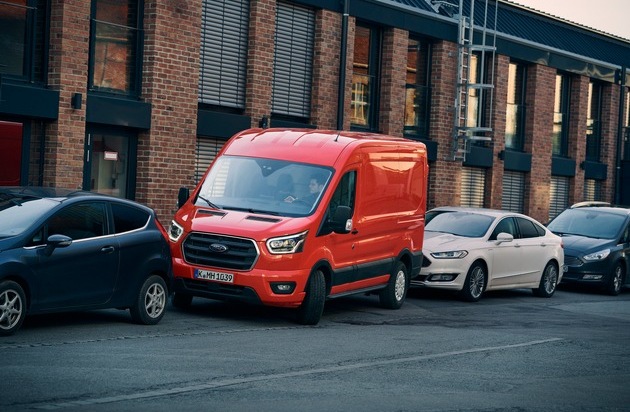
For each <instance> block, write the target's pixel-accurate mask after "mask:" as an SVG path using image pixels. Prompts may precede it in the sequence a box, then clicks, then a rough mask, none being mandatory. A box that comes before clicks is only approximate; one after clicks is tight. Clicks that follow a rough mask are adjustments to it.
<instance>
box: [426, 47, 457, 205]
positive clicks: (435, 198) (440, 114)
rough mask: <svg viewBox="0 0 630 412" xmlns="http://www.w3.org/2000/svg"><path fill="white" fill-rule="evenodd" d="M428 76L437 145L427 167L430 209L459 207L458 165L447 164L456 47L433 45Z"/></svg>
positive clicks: (433, 133)
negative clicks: (433, 158) (434, 159)
mask: <svg viewBox="0 0 630 412" xmlns="http://www.w3.org/2000/svg"><path fill="white" fill-rule="evenodd" d="M432 60H433V61H432V68H433V69H432V73H431V120H430V122H431V130H430V131H429V136H430V138H431V140H434V141H436V142H437V143H438V153H437V161H435V162H433V163H432V164H431V165H430V168H431V180H430V188H431V190H430V192H429V196H428V199H427V200H428V205H429V206H430V207H435V206H444V205H459V204H460V199H461V195H460V187H461V181H460V175H461V163H455V162H451V161H446V160H445V159H447V158H449V157H450V155H451V140H452V131H453V124H454V123H453V122H454V118H453V114H454V105H453V102H454V99H455V84H456V83H457V44H455V43H450V42H447V41H438V42H436V43H434V45H433V53H432Z"/></svg>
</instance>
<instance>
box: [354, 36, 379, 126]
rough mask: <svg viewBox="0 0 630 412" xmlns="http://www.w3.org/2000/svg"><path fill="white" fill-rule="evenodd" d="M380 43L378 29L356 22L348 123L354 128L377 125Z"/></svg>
mask: <svg viewBox="0 0 630 412" xmlns="http://www.w3.org/2000/svg"><path fill="white" fill-rule="evenodd" d="M380 43H381V33H380V31H379V30H378V29H376V28H372V27H368V26H365V25H361V24H357V26H356V32H355V38H354V62H353V72H352V101H351V104H350V107H351V111H352V113H351V118H350V123H351V127H352V128H353V129H360V130H372V131H376V130H377V129H378V110H377V108H378V93H379V91H378V81H379V75H380V72H379V67H380V58H379V57H380Z"/></svg>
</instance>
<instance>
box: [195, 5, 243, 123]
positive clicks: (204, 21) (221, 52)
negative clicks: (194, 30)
mask: <svg viewBox="0 0 630 412" xmlns="http://www.w3.org/2000/svg"><path fill="white" fill-rule="evenodd" d="M248 35H249V1H247V0H204V1H203V5H202V15H201V56H200V66H201V69H200V73H199V102H200V103H204V104H208V105H213V106H221V107H227V108H231V109H238V110H239V111H240V110H242V109H244V108H245V84H246V78H247V41H248Z"/></svg>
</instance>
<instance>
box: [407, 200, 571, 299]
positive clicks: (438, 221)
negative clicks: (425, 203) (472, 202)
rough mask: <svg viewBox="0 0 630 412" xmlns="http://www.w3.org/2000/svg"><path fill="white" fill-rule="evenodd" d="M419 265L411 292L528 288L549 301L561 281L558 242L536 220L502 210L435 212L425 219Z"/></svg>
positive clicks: (473, 293) (469, 295)
mask: <svg viewBox="0 0 630 412" xmlns="http://www.w3.org/2000/svg"><path fill="white" fill-rule="evenodd" d="M423 253H424V260H423V263H422V270H421V271H420V275H419V276H418V277H416V278H415V279H413V280H412V281H411V285H412V286H423V287H430V288H439V289H450V290H454V291H459V293H460V295H461V297H462V298H463V299H464V300H467V301H470V302H476V301H477V300H479V298H480V297H481V294H482V293H483V292H485V291H487V290H499V289H518V288H531V289H532V291H533V292H534V295H536V296H541V297H551V296H552V295H553V293H554V292H555V290H556V286H557V285H558V283H560V280H561V279H562V273H563V268H564V250H563V244H562V238H560V237H559V236H556V235H554V234H553V233H551V232H550V231H549V230H547V228H545V227H544V226H543V225H541V224H540V223H539V222H537V221H536V220H534V219H532V218H530V217H528V216H525V215H522V214H519V213H512V212H507V211H501V210H492V209H478V208H462V207H439V208H435V209H432V210H430V211H428V212H427V214H426V226H425V234H424V249H423Z"/></svg>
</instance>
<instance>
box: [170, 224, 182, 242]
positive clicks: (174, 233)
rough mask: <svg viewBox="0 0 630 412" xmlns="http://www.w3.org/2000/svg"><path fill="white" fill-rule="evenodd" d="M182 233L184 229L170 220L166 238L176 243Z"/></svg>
mask: <svg viewBox="0 0 630 412" xmlns="http://www.w3.org/2000/svg"><path fill="white" fill-rule="evenodd" d="M183 233H184V228H183V227H181V226H180V225H178V224H177V222H175V221H174V220H171V227H169V228H168V238H169V239H171V241H173V242H177V241H178V240H179V238H180V237H181V236H182V234H183Z"/></svg>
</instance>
